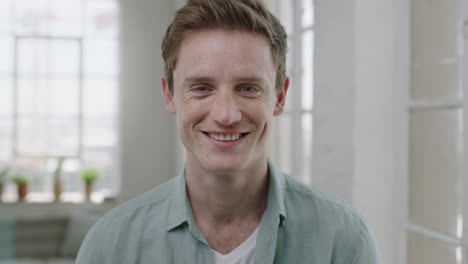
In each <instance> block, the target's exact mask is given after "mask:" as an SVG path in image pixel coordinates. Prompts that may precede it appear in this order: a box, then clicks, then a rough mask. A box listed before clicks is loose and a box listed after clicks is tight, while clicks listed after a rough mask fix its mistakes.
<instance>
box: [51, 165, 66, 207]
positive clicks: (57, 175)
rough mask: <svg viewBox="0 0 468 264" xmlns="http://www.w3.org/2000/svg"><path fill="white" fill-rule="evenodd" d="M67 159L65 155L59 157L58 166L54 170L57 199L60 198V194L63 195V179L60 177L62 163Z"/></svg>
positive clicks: (55, 196)
mask: <svg viewBox="0 0 468 264" xmlns="http://www.w3.org/2000/svg"><path fill="white" fill-rule="evenodd" d="M64 161H65V157H59V158H58V159H57V167H56V168H55V170H54V173H53V176H54V199H55V201H59V200H60V196H61V195H62V180H61V178H60V176H61V174H62V165H63V162H64Z"/></svg>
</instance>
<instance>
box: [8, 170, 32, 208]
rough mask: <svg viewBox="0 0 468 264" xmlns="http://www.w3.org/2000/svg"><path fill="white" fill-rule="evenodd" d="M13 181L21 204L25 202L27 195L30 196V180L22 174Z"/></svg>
mask: <svg viewBox="0 0 468 264" xmlns="http://www.w3.org/2000/svg"><path fill="white" fill-rule="evenodd" d="M11 180H12V181H13V182H14V183H16V187H17V191H18V200H19V201H20V202H22V201H24V199H25V198H26V195H27V194H28V179H27V178H26V177H24V176H23V175H21V174H17V175H16V176H15V177H13V178H12V179H11Z"/></svg>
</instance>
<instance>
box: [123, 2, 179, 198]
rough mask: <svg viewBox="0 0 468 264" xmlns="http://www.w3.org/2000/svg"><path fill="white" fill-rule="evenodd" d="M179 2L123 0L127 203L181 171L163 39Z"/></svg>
mask: <svg viewBox="0 0 468 264" xmlns="http://www.w3.org/2000/svg"><path fill="white" fill-rule="evenodd" d="M174 7H175V2H173V1H171V0H158V1H154V0H122V1H121V54H120V55H121V87H120V116H121V123H120V140H121V141H120V146H121V157H120V159H121V160H120V162H121V186H122V188H121V195H120V197H119V198H120V199H121V200H122V201H125V200H128V199H130V198H133V197H135V196H137V195H138V194H141V193H142V192H144V191H147V190H149V189H151V188H153V187H155V186H157V185H159V184H161V183H162V182H164V181H166V180H168V179H169V178H171V177H172V176H175V175H176V174H177V172H178V171H177V168H176V167H177V161H176V151H175V145H176V144H175V141H176V139H175V137H176V136H175V135H174V134H175V131H176V130H175V125H174V118H173V117H172V116H171V115H169V114H168V113H167V112H166V110H165V108H164V105H163V100H162V95H161V81H160V80H161V76H162V74H163V71H164V68H163V65H164V64H163V60H162V58H161V55H160V47H161V40H162V37H163V35H164V31H165V29H166V27H167V26H168V25H169V23H170V21H171V19H172V16H173V10H174Z"/></svg>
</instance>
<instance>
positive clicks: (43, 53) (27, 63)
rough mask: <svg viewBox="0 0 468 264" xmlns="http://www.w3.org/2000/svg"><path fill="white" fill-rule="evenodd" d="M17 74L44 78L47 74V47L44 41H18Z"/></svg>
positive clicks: (46, 42)
mask: <svg viewBox="0 0 468 264" xmlns="http://www.w3.org/2000/svg"><path fill="white" fill-rule="evenodd" d="M17 54H18V55H17V56H18V62H17V63H18V66H17V67H18V68H17V69H18V74H19V75H20V76H24V75H28V76H31V75H34V76H39V75H40V76H46V74H47V73H48V72H49V60H48V59H49V46H48V41H47V40H44V39H24V38H21V39H18V51H17Z"/></svg>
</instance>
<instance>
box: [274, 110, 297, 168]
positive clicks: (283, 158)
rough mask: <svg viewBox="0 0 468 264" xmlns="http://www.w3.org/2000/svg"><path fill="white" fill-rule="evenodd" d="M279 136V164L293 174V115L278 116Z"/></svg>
mask: <svg viewBox="0 0 468 264" xmlns="http://www.w3.org/2000/svg"><path fill="white" fill-rule="evenodd" d="M278 124H279V135H280V136H279V137H278V148H277V151H278V153H279V155H278V156H279V163H280V164H279V166H280V168H281V169H282V170H283V171H284V172H285V173H287V174H289V175H293V160H292V159H293V156H292V155H293V149H294V148H293V146H292V142H293V141H292V140H291V139H293V138H294V130H293V127H292V117H291V116H290V115H287V114H283V115H281V116H279V117H278Z"/></svg>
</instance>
